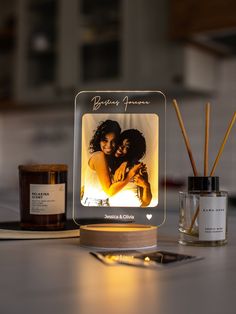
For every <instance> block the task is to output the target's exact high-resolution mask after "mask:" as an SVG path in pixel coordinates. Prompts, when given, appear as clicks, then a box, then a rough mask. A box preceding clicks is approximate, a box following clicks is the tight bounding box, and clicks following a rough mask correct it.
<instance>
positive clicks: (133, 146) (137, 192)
mask: <svg viewBox="0 0 236 314" xmlns="http://www.w3.org/2000/svg"><path fill="white" fill-rule="evenodd" d="M145 153H146V140H145V138H144V136H143V134H142V133H141V132H140V131H138V130H136V129H129V130H126V131H124V132H122V133H121V135H120V137H119V143H118V145H117V148H116V151H115V154H114V156H115V158H114V159H113V165H112V172H113V174H114V175H113V181H114V182H117V181H120V180H124V178H126V175H127V172H128V171H129V169H130V168H132V167H133V166H134V165H137V164H139V165H142V166H141V167H140V169H139V172H138V173H137V174H136V175H135V176H134V177H133V180H131V181H130V182H129V184H128V185H126V186H125V188H124V189H123V190H122V191H121V192H119V193H118V194H117V195H116V196H115V197H113V198H111V199H110V200H111V204H113V203H114V204H115V203H116V202H117V201H118V198H119V203H120V204H121V201H124V202H125V203H126V204H127V203H129V204H130V205H131V206H142V207H146V206H148V205H149V204H150V202H151V200H152V193H151V187H150V184H149V182H148V173H147V168H146V165H143V164H140V160H141V159H142V158H143V157H144V156H145ZM125 203H124V205H125Z"/></svg>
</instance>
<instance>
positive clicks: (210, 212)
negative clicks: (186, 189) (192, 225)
mask: <svg viewBox="0 0 236 314" xmlns="http://www.w3.org/2000/svg"><path fill="white" fill-rule="evenodd" d="M226 206H227V200H226V197H225V196H210V197H209V196H208V197H200V205H199V209H200V211H199V240H200V241H218V240H225V238H226Z"/></svg>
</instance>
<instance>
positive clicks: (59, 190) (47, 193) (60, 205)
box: [30, 183, 65, 215]
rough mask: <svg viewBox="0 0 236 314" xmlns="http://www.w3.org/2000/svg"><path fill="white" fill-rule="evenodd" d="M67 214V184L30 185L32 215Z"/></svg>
mask: <svg viewBox="0 0 236 314" xmlns="http://www.w3.org/2000/svg"><path fill="white" fill-rule="evenodd" d="M63 213H65V184H64V183H63V184H30V214H31V215H56V214H63Z"/></svg>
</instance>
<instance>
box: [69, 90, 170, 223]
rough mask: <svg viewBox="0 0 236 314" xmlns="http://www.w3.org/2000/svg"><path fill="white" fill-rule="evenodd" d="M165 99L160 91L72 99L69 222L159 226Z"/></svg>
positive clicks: (90, 94) (86, 93)
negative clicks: (71, 195) (72, 157)
mask: <svg viewBox="0 0 236 314" xmlns="http://www.w3.org/2000/svg"><path fill="white" fill-rule="evenodd" d="M165 146H166V98H165V95H164V94H163V93H162V92H160V91H83V92H79V93H78V94H77V95H76V97H75V127H74V169H73V217H74V220H75V221H76V222H77V223H78V224H87V223H96V222H97V223H142V224H149V225H150V224H152V225H161V224H162V223H163V222H164V220H165V215H166V147H165Z"/></svg>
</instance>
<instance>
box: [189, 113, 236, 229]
mask: <svg viewBox="0 0 236 314" xmlns="http://www.w3.org/2000/svg"><path fill="white" fill-rule="evenodd" d="M235 119H236V112H235V113H234V115H233V117H232V119H231V121H230V123H229V126H228V128H227V130H226V132H225V136H224V139H223V142H222V144H221V146H220V149H219V152H218V154H217V156H216V159H215V162H214V165H213V167H212V169H211V172H210V176H213V174H214V172H215V169H216V166H217V164H218V162H219V159H220V157H221V155H222V153H223V150H224V147H225V144H226V142H227V140H228V137H229V134H230V131H231V129H232V127H233V125H234V122H235ZM199 210H200V208H199V206H198V208H197V210H196V212H195V214H194V216H193V219H192V222H191V225H190V227H189V230H188V232H189V233H191V232H192V229H193V225H194V223H195V220H196V219H197V216H198V214H199Z"/></svg>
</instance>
